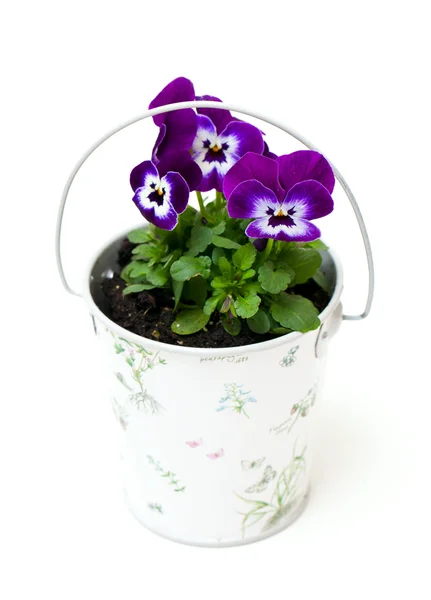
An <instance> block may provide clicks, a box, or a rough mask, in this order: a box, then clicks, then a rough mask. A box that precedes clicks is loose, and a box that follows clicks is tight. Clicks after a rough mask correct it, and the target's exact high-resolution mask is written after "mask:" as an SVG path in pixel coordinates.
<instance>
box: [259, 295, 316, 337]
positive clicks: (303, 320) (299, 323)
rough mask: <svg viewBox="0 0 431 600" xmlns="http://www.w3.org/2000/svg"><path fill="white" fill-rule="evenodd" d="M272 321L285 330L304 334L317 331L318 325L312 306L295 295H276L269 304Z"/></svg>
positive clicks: (314, 309)
mask: <svg viewBox="0 0 431 600" xmlns="http://www.w3.org/2000/svg"><path fill="white" fill-rule="evenodd" d="M270 310H271V314H272V316H273V317H274V319H275V320H276V321H277V322H278V323H280V324H281V325H282V326H283V327H286V328H287V329H292V330H293V331H300V332H302V333H306V332H307V331H311V330H312V329H317V328H318V327H319V325H320V320H319V316H318V312H317V309H316V308H315V306H314V304H313V303H312V302H310V300H307V298H303V297H302V296H297V295H296V294H286V292H282V293H281V294H278V296H277V297H276V298H275V301H274V302H273V303H272V304H271V309H270Z"/></svg>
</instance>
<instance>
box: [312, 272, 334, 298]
mask: <svg viewBox="0 0 431 600" xmlns="http://www.w3.org/2000/svg"><path fill="white" fill-rule="evenodd" d="M313 280H314V281H315V282H316V283H317V285H319V286H320V287H321V288H322V290H325V292H326V293H327V294H330V293H331V284H330V283H329V280H328V278H327V277H326V275H324V274H323V273H322V271H321V270H320V269H319V270H318V271H317V272H316V273H315V274H314V276H313Z"/></svg>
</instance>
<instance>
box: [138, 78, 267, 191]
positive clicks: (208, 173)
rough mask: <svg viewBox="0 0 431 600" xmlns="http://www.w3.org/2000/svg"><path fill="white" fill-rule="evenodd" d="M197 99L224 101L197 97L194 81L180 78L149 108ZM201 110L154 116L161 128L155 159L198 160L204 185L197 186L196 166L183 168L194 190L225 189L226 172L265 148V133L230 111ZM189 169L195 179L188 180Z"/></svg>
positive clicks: (172, 82) (186, 110)
mask: <svg viewBox="0 0 431 600" xmlns="http://www.w3.org/2000/svg"><path fill="white" fill-rule="evenodd" d="M195 99H196V100H212V101H215V102H221V100H220V99H219V98H216V97H215V96H195V91H194V87H193V84H192V82H191V81H190V80H189V79H186V78H185V77H178V78H177V79H174V81H171V83H169V84H168V85H167V86H166V87H165V88H164V89H163V90H162V91H161V92H160V94H158V95H157V96H156V98H154V100H153V101H152V102H151V104H150V106H149V108H155V107H156V106H163V105H164V104H171V103H175V102H185V101H188V100H195ZM197 112H198V114H196V113H195V112H194V111H193V110H192V109H191V108H189V109H187V108H186V109H181V110H178V111H173V112H171V113H166V114H163V115H157V116H155V117H153V119H154V122H155V124H156V125H158V127H160V131H159V135H158V137H157V140H156V143H155V145H154V148H153V154H152V161H153V163H154V164H155V165H157V166H158V165H159V162H161V161H163V159H165V158H167V157H169V158H171V157H172V155H178V154H180V155H181V156H183V160H184V164H186V162H187V161H189V163H190V162H191V163H194V164H195V165H196V166H195V169H196V168H199V170H200V172H201V174H202V175H201V176H202V179H201V182H200V184H199V185H195V181H196V178H197V176H196V174H195V173H196V171H194V170H193V167H190V165H188V170H187V172H186V171H183V170H182V171H181V174H182V175H183V176H184V178H185V179H186V180H187V183H188V184H189V187H190V189H197V190H199V191H201V192H205V191H208V190H211V189H214V188H215V189H216V190H217V191H219V192H221V191H222V185H223V177H224V175H225V174H226V172H227V171H228V170H229V169H230V168H231V167H232V165H234V164H235V163H236V162H237V161H238V160H239V159H240V158H241V156H243V155H244V154H245V153H246V152H257V153H261V152H262V151H263V149H264V142H263V138H262V133H261V132H260V131H259V129H257V128H256V127H254V126H253V125H250V124H249V123H244V122H243V121H240V120H239V119H237V118H235V117H233V116H232V115H231V113H230V112H229V111H228V110H224V109H217V108H199V109H198V110H197ZM190 149H191V150H192V154H191V155H190ZM186 159H187V161H186ZM189 172H191V173H192V180H189V179H188V173H189Z"/></svg>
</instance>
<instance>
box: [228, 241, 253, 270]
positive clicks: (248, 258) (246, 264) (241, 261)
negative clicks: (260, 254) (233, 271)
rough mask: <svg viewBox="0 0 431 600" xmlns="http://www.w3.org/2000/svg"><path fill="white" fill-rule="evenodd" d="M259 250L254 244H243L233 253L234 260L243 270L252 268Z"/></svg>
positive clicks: (236, 265)
mask: <svg viewBox="0 0 431 600" xmlns="http://www.w3.org/2000/svg"><path fill="white" fill-rule="evenodd" d="M256 254H257V250H256V248H255V247H254V246H253V244H245V246H241V248H239V249H238V250H237V251H236V252H234V253H233V255H232V262H233V264H234V265H235V267H237V268H238V269H241V271H247V269H250V268H251V266H252V264H253V263H254V260H255V258H256Z"/></svg>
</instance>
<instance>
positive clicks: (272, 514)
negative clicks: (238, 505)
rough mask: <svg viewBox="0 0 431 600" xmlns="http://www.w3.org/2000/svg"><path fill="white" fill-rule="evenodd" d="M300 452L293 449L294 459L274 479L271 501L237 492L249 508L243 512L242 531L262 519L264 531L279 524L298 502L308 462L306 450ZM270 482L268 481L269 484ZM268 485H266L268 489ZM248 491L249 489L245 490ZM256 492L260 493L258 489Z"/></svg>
mask: <svg viewBox="0 0 431 600" xmlns="http://www.w3.org/2000/svg"><path fill="white" fill-rule="evenodd" d="M306 449H307V447H306V446H305V447H304V449H303V450H302V452H301V453H300V454H297V453H296V450H295V448H294V449H293V455H292V460H291V461H290V462H289V464H288V465H287V466H286V467H285V468H284V469H283V470H282V471H281V473H280V474H279V476H278V477H277V479H276V480H275V479H274V483H273V485H274V488H273V493H272V496H271V499H270V501H269V502H267V501H265V500H263V499H249V498H244V497H243V496H240V495H239V494H237V497H238V498H239V499H240V500H241V501H242V502H244V503H246V505H247V508H248V510H246V511H245V512H241V513H240V514H241V515H242V517H243V519H242V533H243V536H244V535H245V532H246V530H247V529H248V528H249V527H252V526H253V525H256V524H257V523H259V522H260V521H262V520H263V521H264V525H263V528H262V531H268V530H269V529H271V528H273V527H275V526H277V525H278V524H279V523H280V522H281V521H282V520H283V519H284V518H285V517H287V516H288V515H289V514H290V513H291V512H292V510H293V509H294V508H295V507H296V506H297V504H298V499H299V498H298V495H299V491H300V483H301V479H302V478H303V477H304V476H305V470H306V462H305V457H304V455H305V451H306ZM269 483H270V482H268V484H269ZM266 487H267V486H265V489H266ZM245 491H246V492H247V490H245ZM256 493H260V492H258V491H257V490H256Z"/></svg>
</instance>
